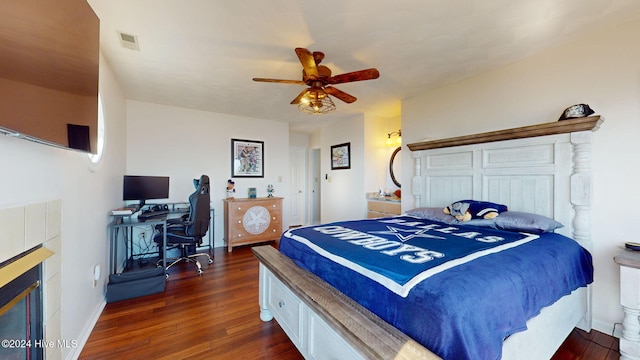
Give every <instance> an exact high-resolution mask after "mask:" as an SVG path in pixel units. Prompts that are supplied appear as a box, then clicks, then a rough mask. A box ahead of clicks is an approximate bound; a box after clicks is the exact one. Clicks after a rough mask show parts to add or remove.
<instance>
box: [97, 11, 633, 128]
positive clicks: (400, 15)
mask: <svg viewBox="0 0 640 360" xmlns="http://www.w3.org/2000/svg"><path fill="white" fill-rule="evenodd" d="M88 2H89V4H90V5H91V6H92V8H93V9H94V11H95V12H96V14H97V15H98V17H99V18H100V20H101V35H100V36H101V50H102V52H103V54H104V56H105V58H106V60H107V62H108V63H109V65H110V66H111V68H112V69H113V71H114V73H115V76H116V78H117V80H118V82H119V84H120V86H121V87H122V89H123V91H124V93H125V96H126V97H127V98H128V99H134V100H140V101H146V102H152V103H160V104H167V105H173V106H179V107H185V108H192V109H200V110H206V111H212V112H218V113H227V114H235V115H239V116H247V117H254V118H261V119H271V120H277V121H287V122H289V123H290V124H291V125H290V129H291V130H292V131H294V132H310V131H313V130H314V129H316V128H317V127H318V126H319V125H322V124H326V123H327V122H330V121H333V120H336V119H342V118H345V117H347V118H348V117H351V116H353V114H356V113H363V112H367V113H371V114H374V115H376V116H381V117H387V118H395V117H398V116H400V110H401V109H400V102H401V100H402V99H405V98H409V97H412V96H415V95H417V94H420V93H423V92H425V91H428V90H430V89H434V88H437V87H439V86H442V85H443V84H447V83H450V82H453V81H457V80H460V79H463V78H465V77H469V76H472V75H474V74H477V73H479V72H484V71H487V70H488V69H491V68H495V67H498V66H501V65H504V64H506V63H509V62H513V61H515V60H518V59H521V58H523V57H527V56H529V55H531V54H534V53H536V52H538V51H540V50H542V49H545V48H548V47H551V46H554V45H558V44H561V43H562V42H565V41H567V40H569V39H571V38H572V37H576V36H581V35H584V34H585V33H589V32H593V31H598V30H600V29H603V28H605V27H609V26H612V25H614V24H616V23H621V22H625V21H629V20H631V19H632V18H637V17H638V16H640V1H638V0H404V1H403V0H399V1H390V0H367V1H364V0H361V1H355V0H353V1H346V0H323V1H310V0H272V1H257V0H235V1H234V0H181V1H176V0H88ZM119 31H120V32H124V33H127V34H131V35H135V36H136V37H137V39H138V44H139V48H140V49H139V51H137V50H130V49H127V48H124V47H122V46H121V44H120V37H119V35H118V32H119ZM296 47H304V48H307V49H309V50H310V51H312V52H313V51H322V52H324V53H325V55H326V57H325V59H324V61H323V62H322V64H323V65H326V66H328V67H329V68H331V70H332V71H333V75H337V74H341V73H344V72H351V71H356V70H361V69H366V68H371V67H375V68H377V69H378V70H379V71H380V78H379V79H376V80H369V81H363V82H354V83H348V84H340V85H337V86H336V87H337V88H339V89H340V90H342V91H345V92H347V93H349V94H351V95H353V96H355V97H357V98H358V100H357V101H356V102H355V103H353V104H346V103H343V102H341V101H340V100H338V99H335V98H334V102H335V103H336V107H337V109H336V111H334V112H333V113H330V114H327V115H307V114H303V113H300V112H299V111H298V110H297V107H296V106H294V105H290V104H289V103H290V102H291V100H292V99H293V98H295V97H296V96H297V95H298V93H300V91H302V90H303V89H304V87H303V86H302V85H291V84H275V83H258V82H254V81H252V78H253V77H264V78H276V79H291V80H301V77H302V74H301V70H302V66H301V64H300V62H299V60H298V58H297V57H296V54H295V52H294V48H296ZM593 51H598V49H585V52H584V53H583V54H576V60H577V61H579V59H580V56H586V55H587V54H588V53H589V52H593Z"/></svg>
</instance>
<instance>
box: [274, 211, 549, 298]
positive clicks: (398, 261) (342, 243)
mask: <svg viewBox="0 0 640 360" xmlns="http://www.w3.org/2000/svg"><path fill="white" fill-rule="evenodd" d="M284 236H285V237H289V238H291V239H292V240H296V241H299V242H301V243H303V244H305V245H307V246H308V247H310V248H311V249H313V250H314V251H316V252H317V253H318V254H319V255H321V256H324V257H326V258H328V259H330V260H333V261H335V262H337V263H339V264H341V265H343V266H345V267H347V268H349V269H351V270H354V271H356V272H358V273H360V274H362V275H363V276H366V277H368V278H370V279H371V280H373V281H375V282H377V283H380V284H381V285H384V286H385V287H386V288H388V289H389V290H391V291H393V292H394V293H396V294H398V295H400V296H402V297H406V296H407V294H408V293H409V291H410V290H411V289H412V288H413V287H414V286H415V285H416V284H418V283H420V282H421V281H422V280H424V279H426V278H428V277H430V276H432V275H434V274H437V273H439V272H441V271H444V270H446V269H449V268H452V267H454V266H457V265H460V264H464V263H466V262H469V261H471V260H473V259H476V258H478V257H481V256H485V255H488V254H491V253H496V252H499V251H502V250H505V249H508V248H512V247H514V246H518V245H520V244H523V243H526V242H528V241H531V240H534V239H537V238H538V235H532V234H525V233H511V232H498V231H494V230H492V229H490V228H476V229H473V230H471V229H461V228H460V227H455V226H449V225H445V224H439V223H434V222H430V221H428V220H422V219H415V218H409V217H394V218H386V219H381V220H379V219H370V220H359V221H347V222H342V223H335V224H328V225H323V226H311V227H306V228H300V229H296V230H290V231H288V232H286V233H285V234H284ZM309 239H313V241H311V240H309Z"/></svg>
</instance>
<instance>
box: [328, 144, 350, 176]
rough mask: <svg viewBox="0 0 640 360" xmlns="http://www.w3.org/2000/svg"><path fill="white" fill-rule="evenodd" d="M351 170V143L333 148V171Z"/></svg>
mask: <svg viewBox="0 0 640 360" xmlns="http://www.w3.org/2000/svg"><path fill="white" fill-rule="evenodd" d="M350 168H351V143H344V144H338V145H333V146H331V170H339V169H350Z"/></svg>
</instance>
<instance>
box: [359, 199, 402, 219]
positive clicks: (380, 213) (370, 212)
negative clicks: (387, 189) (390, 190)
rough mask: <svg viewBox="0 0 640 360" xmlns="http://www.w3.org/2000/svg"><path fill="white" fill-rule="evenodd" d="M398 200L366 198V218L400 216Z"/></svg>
mask: <svg viewBox="0 0 640 360" xmlns="http://www.w3.org/2000/svg"><path fill="white" fill-rule="evenodd" d="M400 207H401V206H400V198H396V197H387V198H384V197H381V198H375V197H367V217H368V218H379V217H389V216H394V215H400V214H401V213H402V210H401V209H400Z"/></svg>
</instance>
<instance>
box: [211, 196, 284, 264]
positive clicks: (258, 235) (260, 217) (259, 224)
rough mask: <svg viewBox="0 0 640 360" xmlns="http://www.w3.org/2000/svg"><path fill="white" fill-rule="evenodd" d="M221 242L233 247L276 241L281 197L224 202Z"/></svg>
mask: <svg viewBox="0 0 640 360" xmlns="http://www.w3.org/2000/svg"><path fill="white" fill-rule="evenodd" d="M223 201H224V240H225V241H226V243H227V247H228V250H229V252H231V251H232V250H233V247H234V246H240V245H247V244H256V243H261V242H266V241H272V240H279V239H280V235H282V198H281V197H264V198H256V199H224V200H223Z"/></svg>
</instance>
